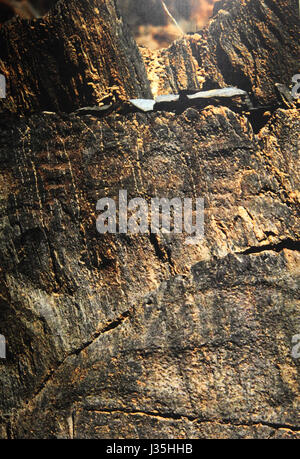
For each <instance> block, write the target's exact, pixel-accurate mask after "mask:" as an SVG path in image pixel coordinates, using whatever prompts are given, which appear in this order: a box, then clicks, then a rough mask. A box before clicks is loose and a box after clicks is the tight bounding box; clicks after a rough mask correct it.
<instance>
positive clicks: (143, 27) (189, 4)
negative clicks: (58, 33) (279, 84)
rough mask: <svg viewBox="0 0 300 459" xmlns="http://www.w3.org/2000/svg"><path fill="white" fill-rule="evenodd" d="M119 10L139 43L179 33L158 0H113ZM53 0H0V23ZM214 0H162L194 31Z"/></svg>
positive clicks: (156, 44) (157, 43) (33, 13)
mask: <svg viewBox="0 0 300 459" xmlns="http://www.w3.org/2000/svg"><path fill="white" fill-rule="evenodd" d="M117 2H118V4H119V7H120V10H121V12H122V14H123V16H124V18H125V19H126V22H127V23H128V24H129V26H130V28H131V29H132V31H133V34H134V36H135V38H136V40H137V42H138V44H139V45H140V46H145V47H147V48H151V49H158V48H163V47H167V46H168V45H169V44H170V43H172V41H174V40H175V39H176V38H178V37H179V36H180V35H181V33H180V30H179V28H178V27H176V25H175V24H174V23H173V22H172V20H171V19H170V17H169V16H168V15H167V14H166V12H165V11H164V8H163V5H162V1H161V0H117ZM55 3H56V0H0V24H3V23H4V22H6V21H7V20H9V19H11V18H12V17H14V16H15V15H18V16H20V17H22V18H25V19H30V18H34V17H40V16H43V15H44V14H46V13H47V11H49V9H50V8H51V6H53V5H54V4H55ZM214 3H216V0H165V4H166V6H167V8H168V9H169V11H170V13H171V14H172V16H173V17H174V19H175V20H176V21H177V22H178V24H179V26H180V27H181V29H182V30H183V31H184V32H185V33H188V32H196V31H197V30H199V29H201V28H202V27H203V26H204V25H205V24H206V23H207V21H208V19H209V17H210V16H211V15H212V12H213V6H214Z"/></svg>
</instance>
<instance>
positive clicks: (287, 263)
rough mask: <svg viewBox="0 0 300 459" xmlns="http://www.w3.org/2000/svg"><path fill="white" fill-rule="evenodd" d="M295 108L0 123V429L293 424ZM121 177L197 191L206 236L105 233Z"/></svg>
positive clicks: (175, 431)
mask: <svg viewBox="0 0 300 459" xmlns="http://www.w3.org/2000/svg"><path fill="white" fill-rule="evenodd" d="M86 3H88V4H91V3H93V4H94V3H95V5H96V3H97V4H99V5H100V4H103V3H104V2H101V1H98V2H96V1H95V2H94V1H92V2H91V1H90V2H86ZM107 3H110V2H107ZM232 3H233V6H232V8H233V11H234V8H235V6H236V3H240V2H232ZM243 3H244V4H245V6H244V7H245V8H248V9H249V10H250V9H251V4H252V7H253V8H254V7H255V6H256V1H254V0H253V1H248V2H243ZM268 3H270V2H268ZM286 3H287V2H285V1H284V0H282V1H280V2H278V4H279V7H278V8H281V7H283V5H284V4H286ZM58 8H64V4H63V3H60V4H59V6H58ZM245 11H248V10H245ZM111 14H112V15H113V14H114V10H112V13H111ZM218 14H220V11H219V13H218ZM113 17H114V16H113ZM279 19H280V18H279ZM213 21H216V19H214V20H213ZM9 27H12V25H9ZM26 27H27V26H26ZM35 27H39V25H37V26H35ZM209 27H212V25H210V26H209ZM225 30H226V29H225ZM3 33H5V30H4V32H3ZM126 33H127V32H126ZM265 33H266V34H267V32H265ZM48 35H50V36H51V32H48V34H47V37H48ZM47 39H48V38H47ZM128 42H129V43H131V41H130V40H129V39H128ZM15 43H17V41H15ZM16 46H17V45H16ZM174 46H177V45H174ZM180 46H181V47H182V50H183V51H182V53H184V52H185V50H184V44H181V45H180ZM133 49H134V51H132V46H131V44H130V46H128V48H127V53H126V54H124V59H125V58H126V59H128V60H130V59H133V57H132V56H134V55H135V53H136V52H137V51H136V49H135V48H133ZM171 51H172V50H169V51H168V52H171ZM132 52H133V55H132V54H131V53H132ZM292 56H293V51H291V53H290V54H289V53H287V57H286V58H287V60H288V61H289V62H290V64H289V65H290V66H291V68H292ZM106 58H107V59H113V58H112V57H111V55H108V56H106ZM241 59H242V57H241ZM270 59H271V61H270V62H271V63H270V67H269V68H268V63H266V62H264V59H262V63H261V65H264V66H265V69H267V68H268V71H267V70H265V75H268V81H270V82H271V81H273V83H275V82H276V81H277V78H278V75H276V74H275V75H274V74H272V59H273V56H272V57H270ZM109 62H110V61H109ZM131 62H134V60H132V61H131ZM115 65H119V63H118V64H117V63H116V64H115ZM132 65H133V64H132ZM255 65H256V66H257V68H259V65H260V60H259V57H258V58H257V62H256V64H255ZM296 66H297V63H296V60H295V62H294V68H293V73H296ZM247 70H249V72H250V69H247ZM186 72H187V74H188V73H189V71H188V70H186ZM216 72H220V69H219V68H218V69H217V68H216ZM268 72H269V73H268ZM286 78H287V79H288V78H290V79H291V75H290V77H287V76H286ZM279 80H280V81H284V75H282V76H281V77H280V78H279ZM139 81H140V82H141V81H144V80H143V78H142V77H141V79H140V80H139ZM242 81H243V80H242ZM227 82H229V81H227ZM233 83H235V82H234V81H233ZM11 84H12V85H13V84H14V82H13V83H11ZM135 84H140V85H141V84H142V83H135ZM239 86H241V85H239ZM144 87H145V88H146V87H147V80H146V83H145V85H144ZM270 88H271V83H270ZM145 91H146V89H145ZM272 91H273V89H272V90H271V89H270V93H269V95H267V96H264V97H266V100H269V99H268V97H269V98H271V97H275V96H272V94H273V92H272ZM35 97H38V96H36V95H35ZM53 97H54V96H53ZM80 97H81V94H80V93H78V98H79V99H80ZM79 99H75V102H76V103H77V102H78V103H79ZM83 99H84V96H83ZM53 100H54V98H53ZM84 100H85V99H84ZM75 102H74V104H75ZM82 105H84V104H82ZM16 106H17V105H16ZM7 107H8V106H6V109H7ZM41 108H42V107H40V109H41ZM23 109H24V106H23V105H22V104H21V105H20V108H19V109H18V111H19V113H21V114H22V113H23ZM12 111H15V109H12ZM66 111H67V110H66ZM299 122H300V121H299V113H298V110H297V109H296V108H294V109H293V108H291V109H286V110H284V109H279V110H276V111H275V112H274V113H273V114H272V115H271V117H270V119H269V121H268V123H267V124H266V125H265V126H264V127H263V128H262V129H261V130H260V132H259V133H258V134H257V135H255V134H254V132H253V128H252V125H251V124H250V122H249V120H248V119H247V117H246V116H244V115H242V114H238V113H235V112H234V111H232V110H230V109H229V108H227V107H224V106H222V105H220V106H208V107H206V108H205V109H203V110H201V111H199V110H197V109H196V108H191V107H190V108H187V109H186V110H185V111H184V112H183V113H182V114H180V115H178V114H174V113H167V112H159V113H150V114H141V113H136V114H133V113H131V114H128V113H127V114H125V113H123V114H116V113H112V114H109V115H107V116H105V117H103V118H102V119H101V120H96V119H94V118H92V117H85V118H80V117H78V116H76V115H74V114H73V115H72V114H66V113H53V114H47V113H44V114H41V113H39V114H30V115H27V116H26V117H15V118H14V117H10V119H8V118H7V119H6V122H5V123H2V124H1V137H0V145H1V148H0V161H1V168H0V170H1V173H0V197H1V201H0V207H1V214H0V215H1V219H0V222H1V223H0V225H1V226H0V253H1V271H0V333H1V334H3V335H5V338H6V341H7V358H6V359H5V360H0V381H1V386H2V397H1V399H0V409H1V417H0V435H1V437H2V438H162V437H163V438H300V426H299V419H298V413H299V363H300V359H297V358H295V356H294V357H293V355H292V347H293V344H292V339H293V337H294V336H295V335H297V334H299V333H300V317H299V290H300V288H299V259H300V255H299V214H298V209H299V144H298V139H299ZM120 189H124V190H127V191H128V199H130V198H133V197H143V198H145V199H146V200H147V201H149V200H150V199H151V197H167V198H173V197H179V198H185V197H190V198H192V197H203V198H204V200H205V237H204V238H203V239H202V240H201V241H200V242H199V244H197V245H187V244H185V238H186V235H185V234H182V235H175V234H162V233H161V234H158V235H154V234H150V232H149V233H146V234H143V235H132V234H127V235H121V234H117V235H109V234H106V235H101V234H99V233H98V232H97V230H96V218H97V212H96V203H97V201H98V199H100V198H102V197H104V196H109V197H111V198H114V199H115V200H118V193H119V190H120Z"/></svg>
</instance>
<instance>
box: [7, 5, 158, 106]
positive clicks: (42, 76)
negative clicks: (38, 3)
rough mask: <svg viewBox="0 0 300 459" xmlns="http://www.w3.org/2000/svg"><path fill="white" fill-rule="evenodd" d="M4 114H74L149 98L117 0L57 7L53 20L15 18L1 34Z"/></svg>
mask: <svg viewBox="0 0 300 459" xmlns="http://www.w3.org/2000/svg"><path fill="white" fill-rule="evenodd" d="M0 72H1V73H3V74H4V75H5V76H6V78H7V83H8V84H7V98H6V99H5V100H3V101H0V111H3V110H8V111H13V112H15V113H21V114H24V113H30V112H33V111H41V110H50V111H63V112H71V111H73V110H75V109H76V108H78V107H82V106H85V105H97V104H98V103H99V102H100V100H101V99H102V98H103V97H105V96H110V95H111V93H112V92H116V93H117V95H118V96H119V97H120V98H121V99H124V98H127V99H128V98H130V97H149V96H151V92H150V88H149V83H148V80H147V77H146V72H145V68H144V65H143V61H142V59H141V56H140V54H139V51H138V48H137V46H136V44H135V42H134V40H133V38H132V36H131V35H130V33H129V32H128V29H127V26H126V25H125V24H124V23H123V20H122V18H121V17H120V16H119V13H118V11H117V9H116V6H115V2H114V0H89V1H88V2H86V1H83V2H77V1H76V0H71V1H68V2H58V3H57V4H56V6H55V7H54V8H53V9H52V10H51V12H50V13H49V15H47V16H45V17H44V18H42V19H36V20H32V21H28V20H22V19H20V18H15V19H14V20H13V21H11V22H9V23H6V24H5V25H4V26H3V27H2V28H1V29H0Z"/></svg>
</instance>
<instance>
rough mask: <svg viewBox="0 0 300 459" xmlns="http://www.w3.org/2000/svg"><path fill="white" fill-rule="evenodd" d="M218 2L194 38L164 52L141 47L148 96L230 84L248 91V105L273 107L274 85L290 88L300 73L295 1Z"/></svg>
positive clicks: (184, 39)
mask: <svg viewBox="0 0 300 459" xmlns="http://www.w3.org/2000/svg"><path fill="white" fill-rule="evenodd" d="M218 3H220V4H219V5H218ZM218 3H217V5H218V9H217V8H215V15H214V17H213V19H212V20H211V21H210V23H209V24H208V26H207V27H205V28H204V29H203V30H201V31H199V32H198V33H197V34H193V35H186V36H185V37H184V38H182V39H181V40H177V41H176V42H175V43H174V44H173V45H172V46H170V47H169V48H168V49H163V50H158V51H150V50H147V49H143V48H141V52H142V54H143V55H144V59H145V64H146V68H147V70H148V76H149V79H150V81H151V86H152V90H153V93H154V94H165V93H172V92H177V91H178V90H179V89H186V87H188V86H189V87H191V88H202V87H203V88H204V89H211V88H215V87H223V86H224V85H234V86H238V87H239V88H241V89H244V90H245V91H248V92H249V94H250V96H251V99H252V101H253V103H254V104H261V105H264V104H266V105H267V104H271V103H273V102H274V100H275V99H276V92H275V88H274V81H275V82H277V83H283V84H287V85H290V83H291V78H292V76H293V75H294V74H296V73H299V71H300V67H299V53H300V47H299V43H300V42H299V15H298V10H299V8H298V1H297V0H280V1H278V0H265V1H261V0H244V1H239V0H230V1H223V2H218Z"/></svg>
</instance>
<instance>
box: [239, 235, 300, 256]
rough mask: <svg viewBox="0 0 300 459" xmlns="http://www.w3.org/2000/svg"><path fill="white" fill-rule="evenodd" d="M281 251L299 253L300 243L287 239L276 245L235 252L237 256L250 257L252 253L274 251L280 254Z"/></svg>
mask: <svg viewBox="0 0 300 459" xmlns="http://www.w3.org/2000/svg"><path fill="white" fill-rule="evenodd" d="M283 249H288V250H295V251H298V252H299V251H300V241H294V240H293V239H290V238H288V239H284V240H283V241H281V242H279V243H278V244H266V245H261V246H259V247H250V248H249V249H247V250H245V251H244V252H237V254H238V255H251V254H254V253H261V252H265V251H268V250H270V251H274V252H281V251H282V250H283Z"/></svg>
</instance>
